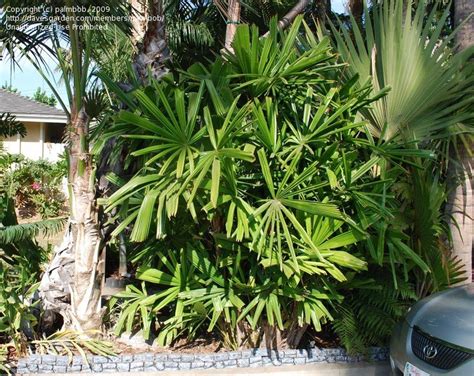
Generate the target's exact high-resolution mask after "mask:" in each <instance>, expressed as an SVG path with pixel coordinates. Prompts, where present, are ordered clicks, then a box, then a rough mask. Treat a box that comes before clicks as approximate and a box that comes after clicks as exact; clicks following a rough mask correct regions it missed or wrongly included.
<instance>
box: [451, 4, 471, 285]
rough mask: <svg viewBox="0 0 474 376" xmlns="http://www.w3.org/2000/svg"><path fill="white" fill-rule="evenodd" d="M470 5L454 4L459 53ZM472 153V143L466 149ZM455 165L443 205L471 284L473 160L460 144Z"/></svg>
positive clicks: (466, 37)
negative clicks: (445, 203) (446, 200)
mask: <svg viewBox="0 0 474 376" xmlns="http://www.w3.org/2000/svg"><path fill="white" fill-rule="evenodd" d="M473 12H474V3H473V2H472V0H457V1H455V4H454V22H455V25H456V26H458V25H460V24H461V23H462V22H465V21H466V20H467V19H468V18H469V17H470V18H469V20H468V21H467V22H465V24H464V25H463V27H462V28H461V29H460V30H459V32H458V34H457V36H456V42H457V43H458V48H459V49H461V50H462V49H465V48H467V47H470V46H472V45H473V44H474V15H473ZM468 147H469V148H470V149H471V150H472V143H469V146H468ZM458 150H459V155H458V156H457V157H458V160H457V164H456V165H455V166H452V167H451V171H452V173H453V175H454V176H453V178H450V179H449V180H448V183H450V185H451V187H450V188H451V189H450V194H449V197H448V203H447V214H448V216H449V217H450V218H452V219H451V221H450V229H451V233H452V237H453V249H452V253H453V256H457V257H458V258H459V259H460V260H462V262H463V264H464V265H465V277H466V281H465V283H469V282H471V281H472V246H473V242H472V227H473V221H472V218H473V215H474V211H473V197H472V185H473V182H472V180H471V179H472V165H473V158H472V155H471V154H470V152H469V150H467V149H466V147H465V145H464V144H463V143H462V142H459V143H458Z"/></svg>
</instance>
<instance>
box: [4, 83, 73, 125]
mask: <svg viewBox="0 0 474 376" xmlns="http://www.w3.org/2000/svg"><path fill="white" fill-rule="evenodd" d="M5 112H9V113H11V114H12V115H14V116H15V117H16V119H17V120H18V121H32V122H44V123H66V122H67V116H66V114H65V113H64V112H63V111H61V110H59V109H57V108H55V107H52V106H48V105H47V104H44V103H40V102H36V101H35V100H33V99H30V98H26V97H24V96H22V95H20V94H17V93H12V92H9V91H7V90H4V89H0V113H5Z"/></svg>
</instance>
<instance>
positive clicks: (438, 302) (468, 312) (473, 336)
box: [390, 284, 474, 376]
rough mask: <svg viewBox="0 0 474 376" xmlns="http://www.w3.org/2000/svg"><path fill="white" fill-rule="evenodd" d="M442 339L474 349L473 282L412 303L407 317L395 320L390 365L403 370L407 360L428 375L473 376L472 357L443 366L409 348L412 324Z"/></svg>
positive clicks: (473, 360) (468, 350)
mask: <svg viewBox="0 0 474 376" xmlns="http://www.w3.org/2000/svg"><path fill="white" fill-rule="evenodd" d="M414 326H418V327H419V328H420V329H421V330H422V331H423V332H425V333H427V334H429V335H430V336H432V337H435V338H438V339H439V340H441V341H444V342H448V343H450V344H452V345H455V346H459V347H462V348H464V349H466V350H467V352H471V351H474V284H470V285H466V286H462V287H457V288H453V289H449V290H446V291H443V292H441V293H437V294H434V295H432V296H430V297H428V298H426V299H423V300H421V301H420V302H418V303H417V304H415V305H414V306H413V307H412V309H411V310H410V312H409V313H408V315H407V317H406V320H404V321H403V322H401V323H399V324H397V325H396V326H395V328H394V330H393V334H392V338H391V341H390V362H391V365H392V369H395V368H396V369H398V370H399V371H398V374H403V370H404V368H405V364H406V362H410V363H411V364H413V365H414V366H415V367H417V368H419V369H421V370H423V371H425V372H427V373H429V374H430V375H431V376H474V358H471V359H470V360H468V361H465V362H464V363H461V364H460V365H459V366H457V367H455V368H452V369H449V370H443V369H439V368H435V367H433V366H432V365H430V364H428V363H426V362H424V361H423V360H421V359H420V358H418V357H417V356H416V355H415V354H414V353H413V351H412V348H411V338H412V333H413V327H414Z"/></svg>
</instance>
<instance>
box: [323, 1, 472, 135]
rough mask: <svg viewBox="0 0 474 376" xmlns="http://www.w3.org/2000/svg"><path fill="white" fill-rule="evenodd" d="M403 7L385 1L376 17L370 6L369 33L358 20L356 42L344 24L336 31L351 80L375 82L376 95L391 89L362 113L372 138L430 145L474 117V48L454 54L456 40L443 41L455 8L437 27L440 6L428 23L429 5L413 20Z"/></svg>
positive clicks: (420, 7) (420, 8)
mask: <svg viewBox="0 0 474 376" xmlns="http://www.w3.org/2000/svg"><path fill="white" fill-rule="evenodd" d="M403 4H404V0H391V1H384V2H383V3H382V5H379V6H375V7H374V9H373V12H372V13H371V12H369V10H368V9H367V7H366V8H365V12H364V20H365V22H364V26H365V30H361V27H360V26H359V25H358V23H357V22H356V20H355V19H354V18H352V30H353V34H354V38H353V37H352V35H351V34H350V33H349V31H348V30H347V29H346V28H345V27H344V26H343V25H342V24H341V25H340V26H341V30H340V31H338V30H337V29H336V28H335V27H334V26H332V30H333V34H334V39H335V44H336V46H337V49H338V51H339V52H340V54H341V57H342V59H343V60H344V61H346V62H348V63H349V65H348V68H347V74H348V76H353V75H355V74H358V75H359V83H360V84H361V85H362V84H365V83H366V82H367V80H371V82H372V84H373V87H374V90H375V91H377V90H381V89H383V88H386V87H388V88H390V92H389V93H388V94H387V96H386V97H384V98H383V99H381V100H380V101H378V102H376V103H374V104H373V106H371V107H370V108H367V109H364V110H363V111H362V115H363V116H364V118H365V119H367V120H368V121H369V125H370V131H371V132H372V134H373V135H374V136H375V137H380V138H382V139H384V140H388V139H392V138H394V137H398V138H401V139H403V140H413V139H415V140H425V139H429V138H430V137H433V136H435V135H438V134H439V133H440V132H441V133H443V131H446V130H448V129H450V128H452V127H453V126H455V125H456V124H457V123H459V122H462V121H466V120H468V119H472V118H473V116H474V115H473V113H472V111H466V110H467V109H468V108H469V107H470V106H472V103H473V101H474V97H473V96H472V95H470V94H469V93H472V84H473V82H474V75H473V74H472V65H469V64H467V62H468V60H469V58H470V57H471V56H472V54H473V52H474V47H471V48H467V49H465V50H464V51H462V52H458V53H454V54H453V53H452V52H451V50H450V49H449V43H450V42H451V40H452V38H453V35H450V36H449V37H447V38H445V39H444V40H440V39H439V37H440V35H441V33H442V31H443V27H444V24H445V21H446V19H447V17H448V16H449V8H448V9H446V10H445V11H444V12H443V14H442V16H441V18H440V19H439V20H438V21H437V22H435V16H436V11H437V7H436V6H435V7H433V9H432V11H431V12H430V13H429V15H428V17H427V19H426V20H425V11H426V5H425V2H424V1H420V2H419V4H418V7H417V10H416V12H415V14H414V15H413V20H412V10H411V7H407V9H406V13H405V14H404V12H403V6H404V5H403ZM433 24H434V25H435V26H434V27H433V26H432V25H433ZM444 133H445V134H446V132H444Z"/></svg>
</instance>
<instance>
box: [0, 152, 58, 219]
mask: <svg viewBox="0 0 474 376" xmlns="http://www.w3.org/2000/svg"><path fill="white" fill-rule="evenodd" d="M11 162H12V163H13V162H14V163H15V168H13V169H10V170H9V171H7V172H6V173H5V177H4V181H5V189H7V190H8V192H9V195H11V196H12V197H14V198H15V204H16V207H17V209H19V210H20V211H22V212H24V213H25V216H27V215H33V214H36V213H38V214H40V215H41V217H42V218H51V217H57V216H59V215H60V214H62V212H63V213H64V211H65V209H64V206H65V205H64V204H65V202H66V198H65V196H64V193H63V188H62V186H63V179H64V178H65V177H66V174H67V167H66V163H65V161H64V160H61V161H58V162H54V163H53V162H49V161H47V160H38V161H33V160H28V159H25V158H24V157H23V156H21V155H20V156H12V157H11Z"/></svg>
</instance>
